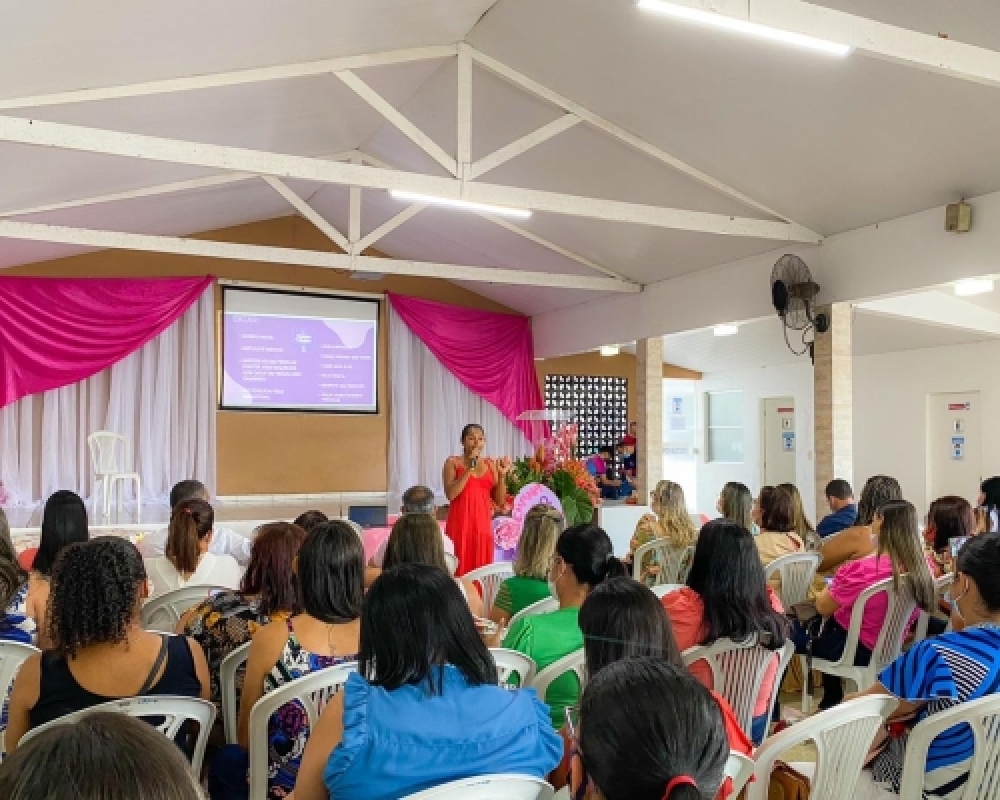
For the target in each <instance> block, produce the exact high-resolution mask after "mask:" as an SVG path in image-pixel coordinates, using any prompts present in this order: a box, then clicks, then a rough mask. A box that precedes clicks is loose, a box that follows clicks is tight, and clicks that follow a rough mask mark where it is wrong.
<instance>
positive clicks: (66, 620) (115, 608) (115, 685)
mask: <svg viewBox="0 0 1000 800" xmlns="http://www.w3.org/2000/svg"><path fill="white" fill-rule="evenodd" d="M146 586H147V582H146V570H145V569H144V567H143V563H142V557H141V556H140V555H139V551H138V550H137V549H136V548H135V545H133V544H132V543H131V542H129V541H128V540H126V539H122V538H120V537H118V536H99V537H97V538H96V539H92V540H91V541H89V542H81V543H78V544H74V545H71V546H69V547H67V548H66V549H65V550H64V551H63V552H62V554H61V555H60V557H59V560H58V562H57V563H56V568H55V570H54V572H53V574H52V594H51V597H50V599H49V606H50V608H49V633H50V635H51V637H52V645H53V646H52V649H51V650H47V651H46V652H44V653H42V654H39V655H35V656H31V657H30V658H28V660H27V661H25V662H24V665H23V666H22V667H21V671H20V672H18V674H17V678H16V679H15V680H14V689H13V691H12V692H11V696H10V722H9V723H8V726H7V749H8V751H11V752H12V751H13V750H14V749H15V748H16V747H17V743H18V742H19V741H20V739H21V737H22V736H23V735H24V734H25V732H27V731H28V730H30V729H31V728H36V727H38V726H39V725H44V724H45V723H46V722H51V721H52V720H54V719H58V718H59V717H61V716H64V715H66V714H71V713H73V712H74V711H82V710H83V709H86V708H90V707H91V706H95V705H98V704H99V703H104V702H107V701H109V700H113V699H115V698H118V697H138V696H145V695H178V696H182V697H202V698H205V699H207V698H208V693H209V678H208V664H207V663H206V662H205V655H204V653H202V651H201V648H200V647H198V643H197V642H195V641H194V640H192V639H188V638H186V637H183V636H168V635H163V634H158V633H149V632H147V631H144V630H143V629H142V625H141V622H140V610H141V608H142V604H143V601H145V600H146V597H147V594H148V592H147V588H146Z"/></svg>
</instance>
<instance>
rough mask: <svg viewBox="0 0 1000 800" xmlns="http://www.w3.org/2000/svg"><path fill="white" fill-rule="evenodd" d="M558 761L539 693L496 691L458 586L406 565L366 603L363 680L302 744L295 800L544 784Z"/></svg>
mask: <svg viewBox="0 0 1000 800" xmlns="http://www.w3.org/2000/svg"><path fill="white" fill-rule="evenodd" d="M561 756H562V740H561V739H560V737H559V735H558V734H557V733H556V732H555V731H554V730H553V729H552V725H551V723H550V721H549V714H548V709H547V708H546V706H545V704H544V703H542V702H540V701H539V700H538V698H537V697H535V693H534V690H532V689H521V690H517V691H509V690H507V689H501V688H500V687H499V686H498V685H497V670H496V665H495V664H494V663H493V658H492V657H491V655H490V652H489V650H487V648H486V646H485V645H484V644H483V642H482V640H481V639H480V638H479V635H478V634H477V632H476V627H475V625H474V624H473V620H472V615H471V614H470V613H469V607H468V605H467V604H466V602H465V599H464V598H463V597H462V593H461V591H459V589H458V586H457V585H456V584H455V581H454V580H453V579H452V578H451V577H450V576H449V575H448V574H447V573H445V572H444V571H443V570H441V569H438V568H437V567H431V566H426V565H420V564H403V565H400V566H398V567H394V568H392V569H390V570H387V571H386V572H384V573H383V574H382V575H381V576H380V577H379V578H378V579H377V580H376V581H375V583H374V584H373V585H372V588H371V590H370V591H369V592H368V596H367V597H366V598H365V603H364V607H363V609H362V612H361V653H360V655H359V658H358V672H357V673H356V674H354V675H352V676H351V677H350V679H349V680H348V682H347V685H346V686H345V687H344V691H342V692H340V693H339V694H337V695H336V696H335V697H334V698H333V699H332V700H331V701H330V704H329V706H327V708H326V710H325V711H324V712H323V714H322V715H321V717H320V719H319V722H318V723H317V724H316V728H315V729H314V731H313V733H312V736H311V737H310V738H309V743H308V744H307V745H306V751H305V754H304V755H303V758H302V766H301V767H300V769H299V776H298V781H297V782H296V784H295V800H327V798H328V797H332V798H335V800H362V799H363V800H395V798H398V797H402V796H405V795H408V794H412V793H414V792H418V791H421V790H422V789H427V788H429V787H432V786H437V785H440V784H442V783H447V782H448V781H453V780H458V779H460V778H467V777H472V776H476V775H485V774H490V773H497V772H506V773H511V772H516V773H520V774H526V775H533V776H535V777H538V778H541V777H544V776H545V775H547V774H548V773H549V772H550V771H551V770H552V769H553V768H554V767H555V766H556V764H557V763H558V762H559V759H560V757H561Z"/></svg>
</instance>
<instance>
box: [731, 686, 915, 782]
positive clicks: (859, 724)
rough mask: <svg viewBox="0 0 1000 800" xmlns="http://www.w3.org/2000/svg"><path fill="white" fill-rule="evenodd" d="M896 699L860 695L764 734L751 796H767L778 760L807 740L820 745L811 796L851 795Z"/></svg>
mask: <svg viewBox="0 0 1000 800" xmlns="http://www.w3.org/2000/svg"><path fill="white" fill-rule="evenodd" d="M898 704H899V703H898V701H897V700H896V698H895V697H888V696H886V695H871V696H868V697H859V698H858V699H856V700H850V701H848V702H846V703H841V704H840V705H839V706H836V707H835V708H831V709H830V710H829V711H824V712H822V713H820V714H815V715H813V716H811V717H807V718H806V719H804V720H802V721H801V722H797V723H795V725H793V726H791V727H789V728H786V729H785V730H783V731H782V732H781V733H777V734H775V735H774V736H771V737H769V738H767V739H765V740H764V743H763V744H762V745H761V746H760V747H758V748H757V750H756V751H755V752H754V755H753V760H754V764H755V768H754V780H753V781H752V782H751V783H749V784H747V800H765V799H766V798H767V787H768V782H769V780H770V777H771V771H772V770H773V769H774V762H775V761H776V760H777V759H779V758H783V757H785V754H786V751H787V750H788V749H789V748H790V747H795V746H797V745H800V744H802V743H803V742H808V741H812V742H814V743H815V745H816V773H815V775H814V776H813V778H812V782H811V789H810V793H809V800H845V799H846V798H850V797H853V796H854V793H855V789H856V787H857V783H858V778H859V777H860V776H861V768H862V767H863V766H864V764H865V761H866V759H867V757H868V751H869V749H870V748H871V745H872V742H873V741H874V740H875V735H876V734H877V733H878V732H879V731H880V730H881V729H882V728H883V727H884V726H885V721H886V719H888V717H889V715H890V714H891V713H892V712H893V711H894V710H895V709H896V706H897V705H898ZM919 796H920V795H919V794H918V795H916V797H919ZM903 797H906V798H909V797H912V795H901V798H903Z"/></svg>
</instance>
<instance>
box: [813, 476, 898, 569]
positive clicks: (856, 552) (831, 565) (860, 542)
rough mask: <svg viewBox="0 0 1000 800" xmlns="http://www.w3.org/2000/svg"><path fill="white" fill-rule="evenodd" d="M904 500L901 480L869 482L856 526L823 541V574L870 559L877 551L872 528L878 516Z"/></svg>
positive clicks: (876, 478) (886, 478)
mask: <svg viewBox="0 0 1000 800" xmlns="http://www.w3.org/2000/svg"><path fill="white" fill-rule="evenodd" d="M902 499H903V490H902V489H901V488H900V486H899V481H897V480H896V479H895V478H891V477H889V476H888V475H873V476H872V477H870V478H869V479H868V480H867V481H866V482H865V488H864V489H862V490H861V500H860V501H859V502H858V518H857V520H856V521H855V523H854V526H853V527H850V528H848V529H847V530H844V531H841V532H840V533H838V534H836V535H834V536H828V537H827V538H826V539H824V540H823V546H822V547H821V548H820V551H819V552H820V555H822V556H823V560H822V561H821V562H820V565H819V572H821V573H825V574H830V573H832V572H833V571H834V570H836V569H837V567H839V566H840V565H841V564H846V563H847V562H848V561H857V560H858V559H859V558H866V557H868V556H870V555H872V554H873V553H874V552H875V543H876V536H875V532H874V530H873V529H872V523H873V522H874V521H875V515H876V514H877V513H878V510H879V509H880V508H882V506H884V505H887V504H888V503H894V502H897V501H899V500H902Z"/></svg>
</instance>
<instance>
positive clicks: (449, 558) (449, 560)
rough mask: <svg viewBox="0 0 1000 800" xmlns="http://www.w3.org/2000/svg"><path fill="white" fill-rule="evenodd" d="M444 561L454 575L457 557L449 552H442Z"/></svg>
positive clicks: (456, 569)
mask: <svg viewBox="0 0 1000 800" xmlns="http://www.w3.org/2000/svg"><path fill="white" fill-rule="evenodd" d="M444 563H445V564H447V565H448V572H449V574H451V575H454V574H455V573H456V572H458V557H457V556H453V555H452V554H451V553H445V554H444Z"/></svg>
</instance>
